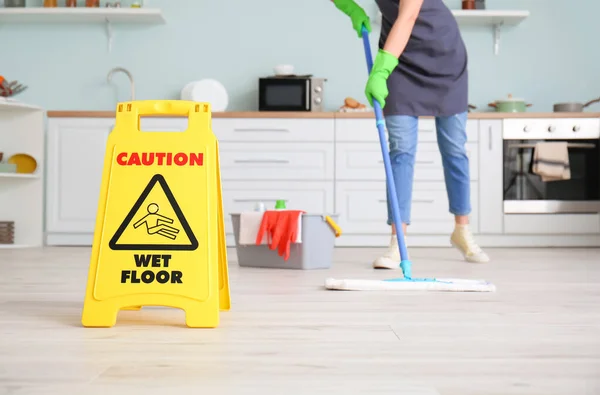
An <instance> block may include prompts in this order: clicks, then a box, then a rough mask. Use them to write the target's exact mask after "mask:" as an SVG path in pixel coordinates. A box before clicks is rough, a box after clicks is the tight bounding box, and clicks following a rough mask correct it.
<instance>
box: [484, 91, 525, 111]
mask: <svg viewBox="0 0 600 395" xmlns="http://www.w3.org/2000/svg"><path fill="white" fill-rule="evenodd" d="M488 106H490V107H494V108H495V109H496V112H525V111H527V107H531V106H532V105H531V104H527V103H525V100H523V99H515V98H513V97H512V95H508V97H507V98H506V99H502V100H496V101H495V102H493V103H490V104H488Z"/></svg>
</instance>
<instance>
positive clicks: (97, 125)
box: [46, 118, 114, 244]
mask: <svg viewBox="0 0 600 395" xmlns="http://www.w3.org/2000/svg"><path fill="white" fill-rule="evenodd" d="M113 125H114V120H113V119H106V118H50V119H49V120H48V148H47V150H48V155H47V157H48V170H47V180H48V181H47V186H46V231H47V239H48V244H80V241H81V240H85V242H84V243H85V244H87V243H88V242H91V240H92V236H93V233H94V226H95V221H96V211H97V208H98V198H99V193H100V186H101V183H102V168H103V165H104V154H105V149H106V140H107V138H108V135H109V133H110V131H111V130H112V128H113Z"/></svg>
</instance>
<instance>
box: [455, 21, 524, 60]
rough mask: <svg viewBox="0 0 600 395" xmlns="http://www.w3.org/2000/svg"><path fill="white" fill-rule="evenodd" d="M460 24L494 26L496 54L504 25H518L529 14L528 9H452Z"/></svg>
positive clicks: (496, 53)
mask: <svg viewBox="0 0 600 395" xmlns="http://www.w3.org/2000/svg"><path fill="white" fill-rule="evenodd" d="M452 14H454V17H455V18H456V21H457V22H458V24H459V25H462V26H492V27H493V29H494V54H495V55H498V52H499V50H500V30H501V28H502V27H503V26H516V25H518V24H520V23H521V22H523V21H524V20H525V19H526V18H527V17H528V16H529V11H526V10H452Z"/></svg>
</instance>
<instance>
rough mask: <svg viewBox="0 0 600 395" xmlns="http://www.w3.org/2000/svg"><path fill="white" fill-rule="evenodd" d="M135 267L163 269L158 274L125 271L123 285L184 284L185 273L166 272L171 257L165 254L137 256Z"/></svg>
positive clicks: (122, 273) (123, 272)
mask: <svg viewBox="0 0 600 395" xmlns="http://www.w3.org/2000/svg"><path fill="white" fill-rule="evenodd" d="M134 259H135V265H136V266H137V267H139V268H142V267H145V268H147V267H158V268H163V270H159V271H157V272H155V271H153V270H139V271H138V270H123V271H121V283H122V284H125V283H132V284H139V283H144V284H151V283H153V282H157V283H159V284H167V283H171V284H182V283H183V281H182V280H181V278H182V277H183V273H182V272H180V271H179V270H164V268H168V267H169V262H170V260H171V255H164V254H135V255H134Z"/></svg>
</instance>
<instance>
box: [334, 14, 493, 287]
mask: <svg viewBox="0 0 600 395" xmlns="http://www.w3.org/2000/svg"><path fill="white" fill-rule="evenodd" d="M362 38H363V43H364V47H365V55H366V58H367V71H368V73H369V74H370V73H371V69H372V68H373V58H372V56H371V46H370V43H369V32H368V31H367V29H366V28H365V27H364V26H363V29H362ZM373 109H374V111H375V119H376V125H377V130H378V132H379V142H380V144H381V152H382V155H383V163H384V166H385V174H386V181H387V182H386V184H387V188H388V196H389V198H390V199H391V202H390V203H391V206H392V216H393V218H394V223H395V224H400V223H401V221H400V209H399V206H398V196H397V195H396V185H395V182H394V177H393V176H392V165H391V160H390V155H389V152H388V150H387V144H386V137H385V123H384V120H383V111H382V109H381V106H380V105H379V103H378V102H377V100H375V99H374V100H373ZM396 237H397V238H398V246H399V248H400V263H399V265H400V268H401V269H402V274H403V275H404V278H392V279H387V280H360V279H342V280H340V279H334V278H328V279H326V280H325V288H326V289H330V290H343V291H455V292H495V291H496V286H495V285H494V284H491V283H489V282H487V281H485V280H466V279H453V278H413V277H412V273H411V272H412V262H411V261H410V260H409V258H408V251H407V249H406V245H405V243H404V231H403V229H402V226H397V227H396Z"/></svg>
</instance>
